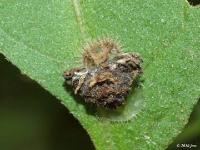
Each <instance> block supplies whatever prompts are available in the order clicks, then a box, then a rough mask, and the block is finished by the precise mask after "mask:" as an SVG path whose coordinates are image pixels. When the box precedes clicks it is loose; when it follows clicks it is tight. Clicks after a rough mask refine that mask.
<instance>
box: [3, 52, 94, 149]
mask: <svg viewBox="0 0 200 150" xmlns="http://www.w3.org/2000/svg"><path fill="white" fill-rule="evenodd" d="M67 149H69V150H93V149H95V148H94V146H93V144H92V142H91V140H90V138H89V136H88V135H87V133H86V131H85V130H84V129H83V128H82V126H81V125H80V124H79V122H78V121H77V120H76V119H75V118H74V117H73V116H72V115H71V114H70V113H69V112H68V110H67V109H66V108H65V107H64V106H63V105H62V104H61V103H60V101H59V100H58V99H56V98H55V97H54V96H52V95H51V94H49V93H48V92H47V91H45V90H44V89H43V88H42V87H41V86H40V85H38V84H37V83H36V82H34V81H32V80H30V79H29V78H28V77H26V76H24V75H21V73H20V71H19V70H18V69H17V68H16V67H14V66H13V65H12V64H11V63H9V62H8V61H7V60H6V59H5V57H4V56H3V55H1V54H0V150H67Z"/></svg>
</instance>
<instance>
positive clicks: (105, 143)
mask: <svg viewBox="0 0 200 150" xmlns="http://www.w3.org/2000/svg"><path fill="white" fill-rule="evenodd" d="M199 16H200V11H199V9H198V8H194V7H190V6H189V5H188V3H186V2H185V1H184V0H179V1H160V0H152V1H144V0H136V1H132V0H127V1H125V2H123V1H118V0H110V1H106V0H101V1H100V0H96V1H94V0H84V1H83V0H82V1H78V0H72V1H69V0H63V1H58V0H54V1H49V0H43V1H40V0H34V1H27V0H21V1H17V0H1V1H0V18H1V22H0V35H1V36H0V52H1V53H3V54H4V55H5V56H6V57H7V59H8V60H9V61H11V62H12V63H13V64H14V65H16V66H17V67H18V68H19V69H20V70H21V72H22V73H23V74H26V75H28V76H29V77H30V78H32V79H34V80H36V81H37V82H38V83H39V84H40V85H42V86H43V87H44V88H45V89H46V90H48V91H49V92H51V93H52V94H53V95H55V96H56V97H57V98H58V99H60V100H61V102H62V103H63V104H64V105H65V106H66V107H67V108H68V109H69V111H70V112H71V113H72V114H73V115H74V116H75V117H76V118H77V119H78V120H79V121H80V123H81V124H82V125H83V127H84V128H85V129H86V130H87V132H88V133H89V135H90V137H91V139H92V141H93V143H94V145H95V147H96V148H97V149H99V150H104V149H123V150H126V149H127V150H130V149H165V148H166V147H167V145H168V144H169V143H170V142H172V140H173V138H174V137H175V136H177V134H178V133H180V131H181V130H182V128H183V127H184V125H185V124H186V123H187V120H188V117H189V115H190V113H191V110H192V108H193V106H194V105H195V104H196V102H197V100H198V97H199V93H200V86H199V85H200V77H199V74H200V59H199V58H200V49H199V48H200V37H199V32H200V23H199V22H200V17H199ZM105 36H106V37H110V38H113V39H117V40H118V41H119V42H120V43H121V44H122V45H123V49H124V51H125V52H138V53H140V54H141V56H142V58H143V60H144V63H143V68H144V75H143V79H144V82H143V88H142V93H143V97H144V98H143V100H142V101H143V102H144V105H143V107H142V110H141V111H140V112H139V113H138V114H137V116H136V117H135V118H134V119H131V120H130V121H127V122H119V123H116V122H115V123H112V122H109V121H107V120H100V119H98V117H96V116H95V115H91V114H88V112H87V110H86V108H85V106H84V105H83V104H80V103H77V101H76V100H75V99H74V97H73V96H72V95H71V94H70V92H67V91H66V90H65V89H64V87H63V82H64V79H63V77H62V73H63V71H64V70H66V69H69V68H72V67H73V66H76V65H77V60H78V61H79V59H81V53H82V48H83V46H84V45H85V44H86V43H87V42H88V41H91V40H93V39H97V38H102V37H105ZM132 98H133V99H134V96H132ZM133 109H134V108H133Z"/></svg>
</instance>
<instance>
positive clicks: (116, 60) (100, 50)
mask: <svg viewBox="0 0 200 150" xmlns="http://www.w3.org/2000/svg"><path fill="white" fill-rule="evenodd" d="M114 52H115V53H114ZM111 56H112V57H111ZM141 62H142V60H141V58H140V57H139V55H138V54H130V53H122V52H121V49H120V46H118V44H116V43H115V42H114V41H112V40H110V39H104V40H100V41H96V42H94V43H92V44H90V45H88V46H87V47H85V48H84V53H83V63H84V65H85V68H75V69H71V70H69V71H65V72H64V78H65V83H66V84H67V85H70V86H71V87H72V88H73V90H74V93H75V94H78V95H80V96H81V97H83V98H84V100H85V102H87V103H93V104H96V105H97V106H103V107H107V108H114V109H115V108H117V107H118V106H121V105H122V104H124V103H125V98H126V96H127V95H128V93H129V91H130V90H131V88H132V85H133V83H134V81H136V80H137V79H138V78H139V77H140V75H141V74H142V68H141Z"/></svg>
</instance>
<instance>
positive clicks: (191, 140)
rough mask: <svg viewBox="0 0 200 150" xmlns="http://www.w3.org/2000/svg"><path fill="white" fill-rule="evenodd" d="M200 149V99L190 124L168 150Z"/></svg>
mask: <svg viewBox="0 0 200 150" xmlns="http://www.w3.org/2000/svg"><path fill="white" fill-rule="evenodd" d="M188 149H191V150H200V99H199V101H198V103H197V105H196V106H195V107H194V109H193V112H192V114H191V116H190V119H189V121H188V124H187V125H186V126H185V129H184V130H183V131H182V133H181V134H179V135H178V137H176V139H175V140H174V142H173V143H172V144H171V145H169V147H168V148H167V149H166V150H188Z"/></svg>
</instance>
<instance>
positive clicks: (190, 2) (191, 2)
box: [187, 0, 200, 6]
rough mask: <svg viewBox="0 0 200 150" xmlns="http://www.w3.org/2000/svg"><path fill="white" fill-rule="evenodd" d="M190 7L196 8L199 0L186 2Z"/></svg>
mask: <svg viewBox="0 0 200 150" xmlns="http://www.w3.org/2000/svg"><path fill="white" fill-rule="evenodd" d="M187 1H188V2H189V4H190V5H192V6H197V5H199V4H200V0H187Z"/></svg>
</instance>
